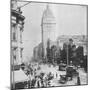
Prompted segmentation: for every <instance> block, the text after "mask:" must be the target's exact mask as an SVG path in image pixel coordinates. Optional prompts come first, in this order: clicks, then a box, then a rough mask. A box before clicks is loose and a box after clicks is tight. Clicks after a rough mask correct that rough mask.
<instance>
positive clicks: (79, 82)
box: [77, 75, 81, 85]
mask: <svg viewBox="0 0 90 90" xmlns="http://www.w3.org/2000/svg"><path fill="white" fill-rule="evenodd" d="M77 85H81V81H80V77H79V75H78V77H77Z"/></svg>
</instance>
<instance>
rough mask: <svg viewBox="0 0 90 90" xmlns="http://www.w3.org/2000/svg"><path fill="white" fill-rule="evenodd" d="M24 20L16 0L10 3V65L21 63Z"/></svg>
mask: <svg viewBox="0 0 90 90" xmlns="http://www.w3.org/2000/svg"><path fill="white" fill-rule="evenodd" d="M24 19H25V17H24V16H23V15H22V12H21V10H20V8H18V6H17V0H12V2H11V60H12V65H13V66H15V65H20V64H21V63H22V61H23V45H22V44H23V42H22V32H23V30H24V29H23V28H24Z"/></svg>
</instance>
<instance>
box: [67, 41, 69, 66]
mask: <svg viewBox="0 0 90 90" xmlns="http://www.w3.org/2000/svg"><path fill="white" fill-rule="evenodd" d="M68 50H69V49H68V43H67V67H68V65H69V63H68V61H69V60H68V59H69V58H68V53H69V52H68Z"/></svg>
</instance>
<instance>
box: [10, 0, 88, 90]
mask: <svg viewBox="0 0 90 90" xmlns="http://www.w3.org/2000/svg"><path fill="white" fill-rule="evenodd" d="M10 13H11V22H10V23H11V30H10V39H11V90H18V89H20V90H21V89H35V88H52V87H66V86H83V85H88V5H83V4H69V3H66V4H65V3H54V2H36V1H26V0H11V12H10Z"/></svg>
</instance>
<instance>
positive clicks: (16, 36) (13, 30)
mask: <svg viewBox="0 0 90 90" xmlns="http://www.w3.org/2000/svg"><path fill="white" fill-rule="evenodd" d="M11 34H12V35H11V36H12V37H11V39H12V40H13V41H17V38H18V32H17V24H13V25H12V33H11ZM20 42H22V28H21V27H20Z"/></svg>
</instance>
